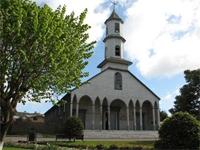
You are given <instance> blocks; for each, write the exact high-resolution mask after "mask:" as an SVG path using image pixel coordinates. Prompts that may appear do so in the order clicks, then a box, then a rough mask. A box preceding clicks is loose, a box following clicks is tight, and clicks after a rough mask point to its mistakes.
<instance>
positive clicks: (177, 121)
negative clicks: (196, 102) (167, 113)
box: [155, 112, 200, 149]
mask: <svg viewBox="0 0 200 150" xmlns="http://www.w3.org/2000/svg"><path fill="white" fill-rule="evenodd" d="M159 138H160V140H159V141H157V142H156V143H155V148H157V149H197V148H199V146H200V145H199V144H200V122H199V121H198V120H196V119H195V118H194V117H193V116H191V115H190V114H189V113H184V112H178V113H175V114H174V115H173V116H171V117H169V118H167V119H165V120H164V122H163V124H162V125H161V127H160V129H159Z"/></svg>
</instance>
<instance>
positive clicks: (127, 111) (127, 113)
mask: <svg viewBox="0 0 200 150" xmlns="http://www.w3.org/2000/svg"><path fill="white" fill-rule="evenodd" d="M126 115H127V130H129V129H130V128H129V126H130V122H129V108H128V106H127V107H126Z"/></svg>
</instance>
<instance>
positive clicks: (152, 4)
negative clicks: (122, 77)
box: [124, 0, 200, 77]
mask: <svg viewBox="0 0 200 150" xmlns="http://www.w3.org/2000/svg"><path fill="white" fill-rule="evenodd" d="M126 15H127V18H126V20H125V25H124V32H125V38H126V39H127V42H126V44H125V49H126V53H127V56H128V57H129V58H130V59H132V60H133V59H136V60H137V62H138V63H137V67H138V68H139V70H140V71H141V73H142V74H143V75H145V76H147V77H152V76H154V77H155V76H172V75H175V74H177V73H180V72H182V71H183V70H185V69H196V68H198V67H200V44H199V43H200V1H199V0H162V1H161V0H151V1H149V0H138V1H136V2H135V3H134V4H133V5H132V6H131V7H129V8H128V9H127V12H126Z"/></svg>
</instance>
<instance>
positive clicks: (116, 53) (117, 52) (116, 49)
mask: <svg viewBox="0 0 200 150" xmlns="http://www.w3.org/2000/svg"><path fill="white" fill-rule="evenodd" d="M115 56H120V46H119V45H116V46H115Z"/></svg>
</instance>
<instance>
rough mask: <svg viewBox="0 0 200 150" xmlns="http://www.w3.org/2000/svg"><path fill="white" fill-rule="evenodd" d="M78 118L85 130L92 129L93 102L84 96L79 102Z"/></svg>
mask: <svg viewBox="0 0 200 150" xmlns="http://www.w3.org/2000/svg"><path fill="white" fill-rule="evenodd" d="M78 112H79V118H80V119H81V120H82V122H83V125H84V128H85V129H93V122H91V119H92V118H93V102H92V99H91V98H90V97H89V96H87V95H84V96H82V97H81V98H80V100H79V110H78Z"/></svg>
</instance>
